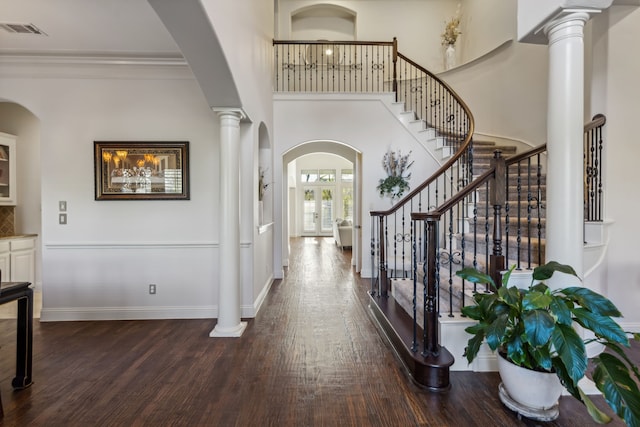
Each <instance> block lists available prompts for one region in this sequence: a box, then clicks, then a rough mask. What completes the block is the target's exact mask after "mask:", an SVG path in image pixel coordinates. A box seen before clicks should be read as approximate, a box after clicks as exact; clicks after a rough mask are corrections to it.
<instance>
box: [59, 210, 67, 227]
mask: <svg viewBox="0 0 640 427" xmlns="http://www.w3.org/2000/svg"><path fill="white" fill-rule="evenodd" d="M58 223H59V224H62V225H66V224H67V214H66V213H61V214H59V215H58Z"/></svg>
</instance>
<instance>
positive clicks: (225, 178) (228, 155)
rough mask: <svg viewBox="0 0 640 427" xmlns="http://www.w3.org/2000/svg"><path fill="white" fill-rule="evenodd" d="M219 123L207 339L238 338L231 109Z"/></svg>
mask: <svg viewBox="0 0 640 427" xmlns="http://www.w3.org/2000/svg"><path fill="white" fill-rule="evenodd" d="M216 113H218V117H219V119H220V248H219V251H220V266H219V270H220V275H219V277H220V283H219V292H218V323H217V324H216V326H215V328H214V329H213V331H211V333H209V336H211V337H239V336H241V335H242V333H243V332H244V329H245V328H246V326H247V324H246V322H241V321H240V313H241V311H240V195H239V193H240V161H239V159H240V119H241V118H242V117H243V115H242V112H240V111H239V110H235V109H226V110H217V111H216Z"/></svg>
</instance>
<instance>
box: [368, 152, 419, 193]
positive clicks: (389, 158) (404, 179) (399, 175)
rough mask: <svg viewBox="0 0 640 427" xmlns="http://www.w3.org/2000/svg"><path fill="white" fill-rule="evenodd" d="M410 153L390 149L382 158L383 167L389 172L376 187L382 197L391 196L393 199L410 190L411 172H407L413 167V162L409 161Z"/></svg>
mask: <svg viewBox="0 0 640 427" xmlns="http://www.w3.org/2000/svg"><path fill="white" fill-rule="evenodd" d="M410 155H411V151H409V154H405V155H404V156H403V155H402V152H400V151H399V150H398V152H395V151H391V149H389V150H388V151H387V152H386V153H385V155H384V157H383V158H382V167H383V168H384V170H385V172H386V173H387V175H388V176H387V177H386V178H385V179H381V180H380V181H379V182H378V186H377V187H376V188H377V189H378V191H379V192H380V197H384V196H389V197H390V198H391V201H393V200H394V199H399V198H400V197H402V195H403V194H404V192H405V191H408V190H409V179H411V173H408V174H406V175H405V172H406V171H407V170H408V169H409V168H410V167H411V165H412V164H413V162H410V161H409V156H410Z"/></svg>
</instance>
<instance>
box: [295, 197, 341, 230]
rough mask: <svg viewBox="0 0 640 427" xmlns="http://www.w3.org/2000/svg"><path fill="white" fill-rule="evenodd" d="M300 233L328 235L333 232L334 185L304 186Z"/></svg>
mask: <svg viewBox="0 0 640 427" xmlns="http://www.w3.org/2000/svg"><path fill="white" fill-rule="evenodd" d="M303 191H304V197H303V200H302V203H303V206H302V216H303V218H302V234H303V235H306V236H320V235H330V234H331V233H332V232H333V209H334V200H333V199H334V193H335V188H334V187H325V186H313V187H311V186H309V187H304V188H303Z"/></svg>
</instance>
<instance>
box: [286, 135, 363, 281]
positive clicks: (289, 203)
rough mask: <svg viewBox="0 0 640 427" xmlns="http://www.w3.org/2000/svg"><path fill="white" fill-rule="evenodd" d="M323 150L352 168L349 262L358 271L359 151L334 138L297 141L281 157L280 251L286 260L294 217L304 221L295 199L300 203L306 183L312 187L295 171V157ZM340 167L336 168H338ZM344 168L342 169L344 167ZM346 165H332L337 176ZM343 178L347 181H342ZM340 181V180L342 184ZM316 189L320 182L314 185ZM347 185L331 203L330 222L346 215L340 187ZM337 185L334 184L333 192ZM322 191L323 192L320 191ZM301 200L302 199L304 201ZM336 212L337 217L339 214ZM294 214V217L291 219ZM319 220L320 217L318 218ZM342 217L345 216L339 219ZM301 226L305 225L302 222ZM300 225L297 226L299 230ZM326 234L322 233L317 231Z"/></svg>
mask: <svg viewBox="0 0 640 427" xmlns="http://www.w3.org/2000/svg"><path fill="white" fill-rule="evenodd" d="M317 153H325V154H329V155H334V156H338V157H340V158H342V159H344V160H345V161H346V162H348V163H347V164H350V165H352V169H351V178H350V179H351V185H350V186H349V187H350V188H351V200H352V203H353V205H352V206H351V207H347V211H348V210H349V209H351V215H352V218H353V220H352V225H353V231H352V235H353V237H352V261H351V263H352V265H354V266H355V268H356V271H360V270H361V268H362V239H361V232H360V231H361V224H362V208H361V204H362V202H361V200H362V183H361V169H362V154H361V152H360V151H358V150H356V149H354V148H352V147H351V146H349V145H347V144H344V143H342V142H337V141H309V142H306V143H303V144H299V145H297V146H296V147H294V148H292V149H290V150H288V151H287V152H285V153H284V154H283V156H282V167H283V172H282V177H283V179H282V197H283V203H282V207H283V213H282V240H283V242H282V243H283V245H282V250H283V255H284V258H285V259H288V254H289V247H288V242H289V238H290V236H291V235H292V234H294V233H292V226H293V224H295V221H296V218H297V219H298V221H303V222H304V218H303V213H304V212H299V211H298V208H300V207H301V206H302V203H298V204H296V201H298V202H300V197H304V196H301V195H303V194H304V188H305V184H306V185H307V186H308V187H313V186H312V185H309V183H304V182H301V181H302V180H301V178H300V176H298V175H300V174H298V172H299V171H298V170H295V168H294V167H293V166H292V164H295V163H294V162H295V161H296V160H297V159H300V158H302V157H304V156H308V155H312V154H317ZM338 169H339V171H338ZM343 169H344V170H343ZM347 169H349V168H334V170H335V173H336V179H337V178H338V177H340V178H342V176H343V174H344V175H346V174H348V172H347V171H346V170H347ZM345 181H346V180H345ZM341 184H342V183H341ZM316 186H317V187H318V188H320V187H322V185H317V184H316ZM346 187H347V185H340V197H341V200H340V201H338V202H337V203H336V204H335V205H334V206H335V209H334V210H333V211H332V213H331V217H330V220H331V221H332V222H333V221H335V219H336V218H341V217H342V216H344V214H345V206H344V204H345V202H344V199H342V196H341V194H342V188H346ZM335 188H337V186H334V191H335ZM320 194H322V192H320ZM303 201H304V200H302V202H303ZM338 215H339V216H338ZM292 216H293V218H292ZM319 219H321V218H319ZM342 219H344V218H342ZM302 226H303V227H304V224H302ZM300 229H301V228H298V230H300ZM320 234H325V233H322V232H321V233H320Z"/></svg>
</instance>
